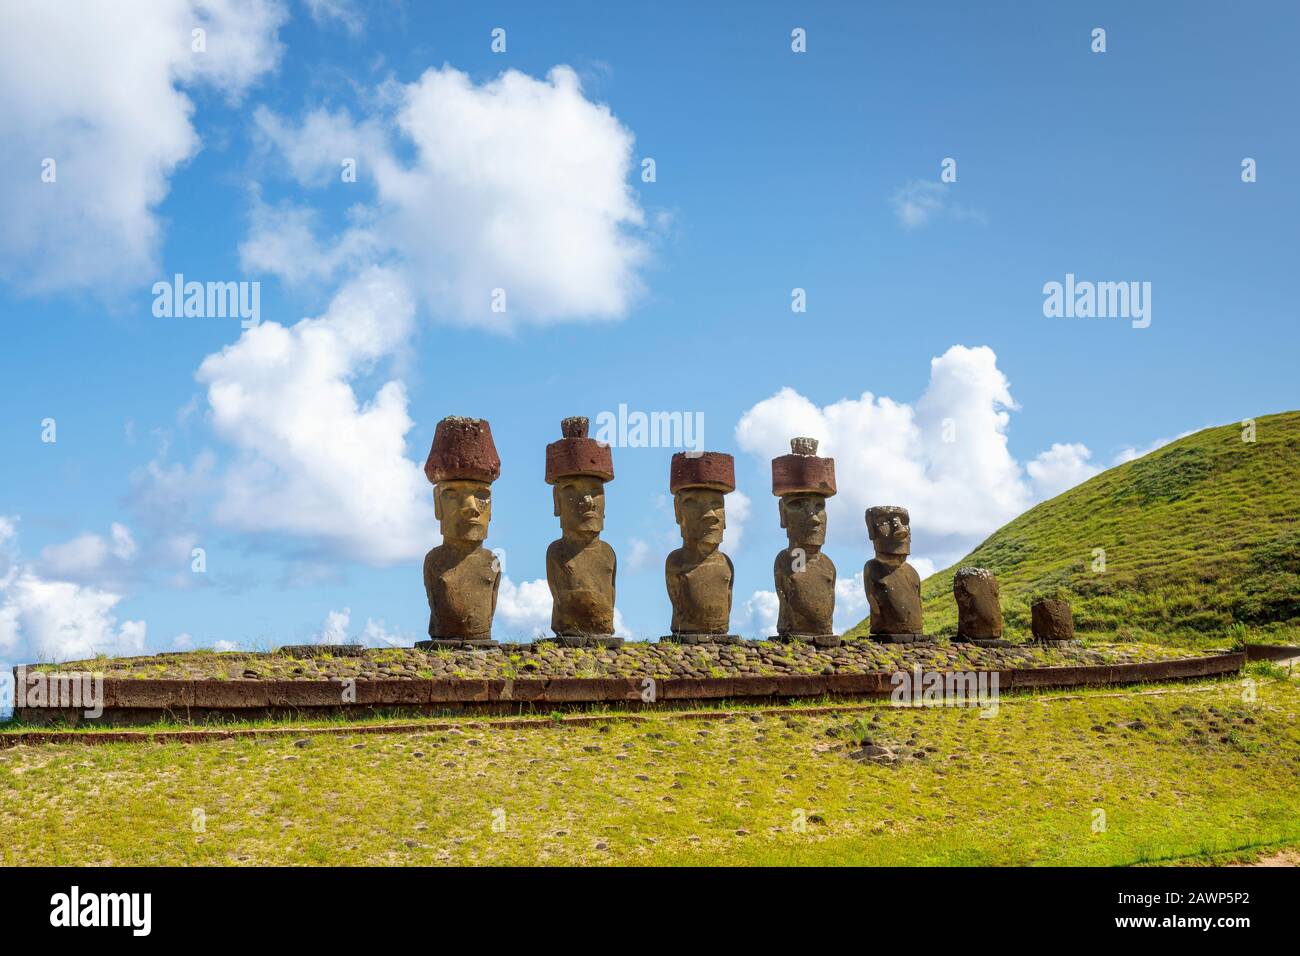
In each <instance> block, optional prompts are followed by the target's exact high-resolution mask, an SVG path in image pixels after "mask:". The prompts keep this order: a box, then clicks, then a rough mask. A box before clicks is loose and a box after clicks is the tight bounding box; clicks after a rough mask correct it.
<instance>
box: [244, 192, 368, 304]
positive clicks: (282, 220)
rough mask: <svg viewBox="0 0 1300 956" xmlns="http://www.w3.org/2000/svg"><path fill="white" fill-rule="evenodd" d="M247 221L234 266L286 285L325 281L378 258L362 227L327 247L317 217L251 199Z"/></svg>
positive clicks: (307, 210) (362, 213)
mask: <svg viewBox="0 0 1300 956" xmlns="http://www.w3.org/2000/svg"><path fill="white" fill-rule="evenodd" d="M356 215H357V216H358V218H359V219H360V218H363V217H365V215H366V212H365V210H363V209H358V210H357V214H356ZM249 219H250V225H249V231H248V235H247V237H246V238H245V239H244V241H243V242H241V243H240V244H239V261H240V265H241V266H242V267H243V268H244V269H246V270H248V271H263V272H273V273H275V274H276V275H278V276H279V277H280V278H282V279H283V280H284V281H285V282H287V283H288V284H290V285H294V286H296V285H301V284H303V283H305V282H329V281H331V280H333V279H334V277H335V276H337V275H339V274H342V273H348V272H355V271H356V270H357V269H359V268H360V267H361V266H363V265H365V264H368V263H371V262H374V261H376V260H377V259H378V258H380V251H379V242H378V237H377V236H376V234H375V233H374V231H373V230H372V229H370V228H369V227H368V226H367V225H364V224H359V225H357V226H354V227H352V228H349V229H347V230H346V231H344V232H343V233H342V234H341V235H339V236H337V237H335V238H334V239H332V240H330V241H328V242H323V241H322V240H320V239H318V238H317V235H316V233H317V231H318V230H317V224H318V219H319V216H318V214H317V212H316V210H314V209H312V208H310V207H305V206H295V205H292V204H281V205H278V206H268V205H267V204H265V203H263V202H262V201H261V199H260V198H255V199H254V203H253V209H252V212H251V213H250V217H249Z"/></svg>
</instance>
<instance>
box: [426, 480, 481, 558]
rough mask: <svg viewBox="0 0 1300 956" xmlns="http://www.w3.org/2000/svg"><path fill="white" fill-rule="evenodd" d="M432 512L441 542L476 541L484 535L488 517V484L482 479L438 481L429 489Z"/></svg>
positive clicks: (474, 542)
mask: <svg viewBox="0 0 1300 956" xmlns="http://www.w3.org/2000/svg"><path fill="white" fill-rule="evenodd" d="M433 511H434V515H435V516H436V517H437V519H438V524H439V526H440V527H441V529H442V540H443V543H444V544H477V543H479V542H481V541H483V540H484V539H486V538H487V533H488V522H489V521H491V520H492V486H491V485H489V484H487V483H486V482H482V481H466V480H450V481H441V482H439V483H438V486H437V487H436V488H435V489H434V491H433Z"/></svg>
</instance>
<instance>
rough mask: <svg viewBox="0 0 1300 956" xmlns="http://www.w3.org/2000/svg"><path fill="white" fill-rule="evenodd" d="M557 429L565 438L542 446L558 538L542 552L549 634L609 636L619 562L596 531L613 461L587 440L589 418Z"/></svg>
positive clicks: (607, 451)
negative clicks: (552, 632)
mask: <svg viewBox="0 0 1300 956" xmlns="http://www.w3.org/2000/svg"><path fill="white" fill-rule="evenodd" d="M560 427H561V429H562V430H563V434H564V437H563V438H561V439H560V440H559V441H557V442H552V443H551V444H550V445H548V446H547V447H546V480H547V482H548V483H550V484H551V485H552V486H553V487H552V489H551V496H552V500H553V502H554V505H555V516H556V517H558V518H559V519H560V533H561V536H560V537H559V538H558V539H557V540H555V541H552V542H551V545H550V547H549V548H547V549H546V583H547V585H548V586H549V587H550V590H551V602H552V603H551V629H552V630H553V631H554V632H555V633H556V634H557V635H558V636H561V637H569V636H574V637H578V636H583V635H609V634H611V633H612V632H613V630H614V582H615V578H616V576H617V572H618V559H617V557H616V556H615V554H614V549H613V548H611V547H610V546H609V545H608V544H607V543H606V542H604V541H602V540H600V532H601V531H602V530H603V529H604V527H605V482H607V481H611V480H613V478H614V463H613V458H612V455H611V453H610V449H609V446H608V445H603V444H601V443H599V442H596V441H593V440H592V439H590V438H588V437H587V419H585V418H580V417H574V418H566V419H564V421H563V422H562V423H561V426H560Z"/></svg>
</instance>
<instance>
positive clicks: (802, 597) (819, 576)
mask: <svg viewBox="0 0 1300 956" xmlns="http://www.w3.org/2000/svg"><path fill="white" fill-rule="evenodd" d="M791 550H792V549H790V548H786V549H785V550H784V551H782V552H781V553H779V554H778V555H777V556H776V563H775V564H774V565H773V568H772V570H773V576H774V577H775V579H776V595H777V599H778V600H779V602H780V611H779V612H778V614H777V619H776V632H777V633H778V634H780V635H782V636H785V635H787V634H809V635H823V634H830V633H832V632H833V630H834V627H833V625H832V623H831V621H832V619H833V618H834V616H835V565H834V564H833V563H832V562H831V559H830V558H828V557H827V556H826V555H825V554H823V553H821V552H820V551H819V552H818V553H817V554H814V555H812V556H811V557H805V558H803V559H802V561H801V562H800V564H801V566H802V570H798V571H796V570H795V564H796V563H795V556H794V555H792V554H791Z"/></svg>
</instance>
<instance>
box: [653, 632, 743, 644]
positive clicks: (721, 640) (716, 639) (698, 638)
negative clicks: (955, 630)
mask: <svg viewBox="0 0 1300 956" xmlns="http://www.w3.org/2000/svg"><path fill="white" fill-rule="evenodd" d="M659 640H660V642H661V643H664V644H743V643H744V641H743V640H742V639H741V638H740V637H739V636H737V635H735V634H665V635H664V636H663V637H661V638H659Z"/></svg>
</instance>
